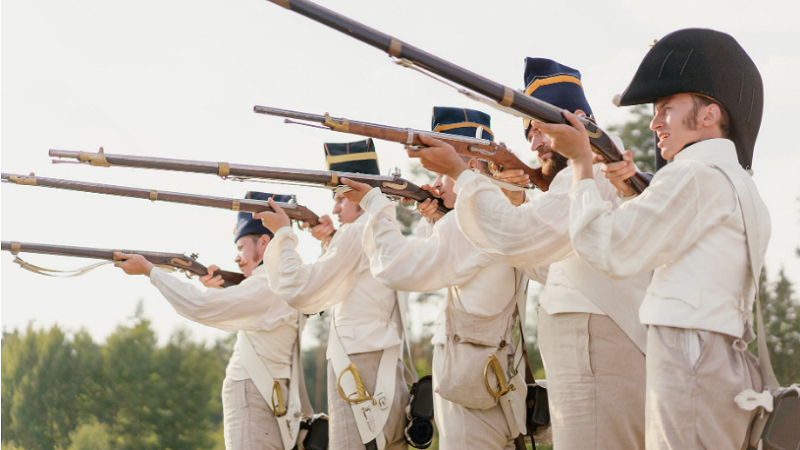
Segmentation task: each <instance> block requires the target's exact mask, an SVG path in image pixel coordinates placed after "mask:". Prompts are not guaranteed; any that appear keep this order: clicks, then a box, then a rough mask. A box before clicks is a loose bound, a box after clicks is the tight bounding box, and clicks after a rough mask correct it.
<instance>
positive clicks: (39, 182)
mask: <svg viewBox="0 0 800 450" xmlns="http://www.w3.org/2000/svg"><path fill="white" fill-rule="evenodd" d="M0 176H1V177H2V179H3V180H12V182H17V183H19V184H24V185H29V186H41V187H49V188H55V189H64V190H69V191H78V192H91V193H95V194H106V195H115V196H119V197H129V198H140V199H145V200H151V201H163V202H169V203H180V204H186V205H195V206H206V207H210V208H218V209H227V210H232V211H244V212H250V213H259V212H263V211H272V207H270V206H269V203H268V202H266V201H263V200H253V199H241V200H240V199H232V198H224V197H213V196H208V195H195V194H184V193H181V192H169V191H159V190H155V189H141V188H133V187H127V186H115V185H110V184H99V183H88V182H84V181H73V180H62V179H58V178H44V177H34V176H27V175H15V174H9V173H5V172H4V173H2V175H0ZM277 205H278V206H279V207H281V208H282V209H283V210H285V211H286V213H287V214H288V215H289V216H290V217H292V218H294V219H300V217H298V214H300V211H298V210H299V207H298V205H296V204H294V203H285V202H277ZM309 213H310V212H309ZM309 215H311V214H309ZM301 220H309V223H310V224H311V225H312V226H313V225H316V224H317V223H318V218H315V217H309V218H308V219H305V218H303V219H301Z"/></svg>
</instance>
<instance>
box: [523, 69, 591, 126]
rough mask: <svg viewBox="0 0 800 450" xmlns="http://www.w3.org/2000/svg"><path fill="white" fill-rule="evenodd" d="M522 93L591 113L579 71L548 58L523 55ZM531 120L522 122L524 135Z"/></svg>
mask: <svg viewBox="0 0 800 450" xmlns="http://www.w3.org/2000/svg"><path fill="white" fill-rule="evenodd" d="M525 95H530V96H531V97H533V98H536V99H538V100H541V101H543V102H547V103H550V104H551V105H553V106H557V107H559V108H561V109H566V110H567V111H569V112H575V110H578V109H580V110H582V111H583V112H585V113H586V115H587V116H592V115H593V113H592V107H591V106H589V101H588V100H586V95H585V94H584V92H583V84H581V73H580V72H579V71H577V70H575V69H573V68H572V67H569V66H565V65H563V64H559V63H557V62H555V61H553V60H552V59H547V58H525ZM530 125H531V122H530V120H528V119H525V120H524V121H523V126H524V128H525V137H527V136H528V128H530Z"/></svg>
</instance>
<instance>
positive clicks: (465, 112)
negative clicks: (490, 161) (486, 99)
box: [431, 106, 494, 141]
mask: <svg viewBox="0 0 800 450" xmlns="http://www.w3.org/2000/svg"><path fill="white" fill-rule="evenodd" d="M491 124H492V118H491V116H489V115H488V114H486V113H485V112H481V111H476V110H474V109H467V108H451V107H447V106H434V107H433V118H432V119H431V130H432V131H435V132H437V133H447V134H455V135H458V136H467V137H473V138H474V137H477V138H478V139H486V140H488V141H494V133H492V130H491V128H490V125H491ZM478 128H480V129H481V133H480V135H479V136H477V133H478Z"/></svg>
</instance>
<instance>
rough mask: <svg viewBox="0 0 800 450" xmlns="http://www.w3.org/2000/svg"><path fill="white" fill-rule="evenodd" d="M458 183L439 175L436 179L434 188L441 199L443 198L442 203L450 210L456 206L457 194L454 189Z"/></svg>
mask: <svg viewBox="0 0 800 450" xmlns="http://www.w3.org/2000/svg"><path fill="white" fill-rule="evenodd" d="M455 185H456V182H455V181H453V179H452V178H450V177H448V176H446V175H442V174H439V176H437V177H436V180H435V181H434V182H433V188H434V189H436V191H437V193H438V195H439V197H441V199H442V200H441V201H442V203H443V204H444V206H446V207H448V208H451V209H452V208H453V207H454V206H455V204H456V197H457V196H456V193H455V192H454V190H453V188H454V187H455Z"/></svg>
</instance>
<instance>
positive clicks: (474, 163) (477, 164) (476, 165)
mask: <svg viewBox="0 0 800 450" xmlns="http://www.w3.org/2000/svg"><path fill="white" fill-rule="evenodd" d="M467 165H468V166H469V168H470V169H478V170H480V169H481V163H480V162H478V160H477V159H475V158H470V159H469V162H468V163H467Z"/></svg>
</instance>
